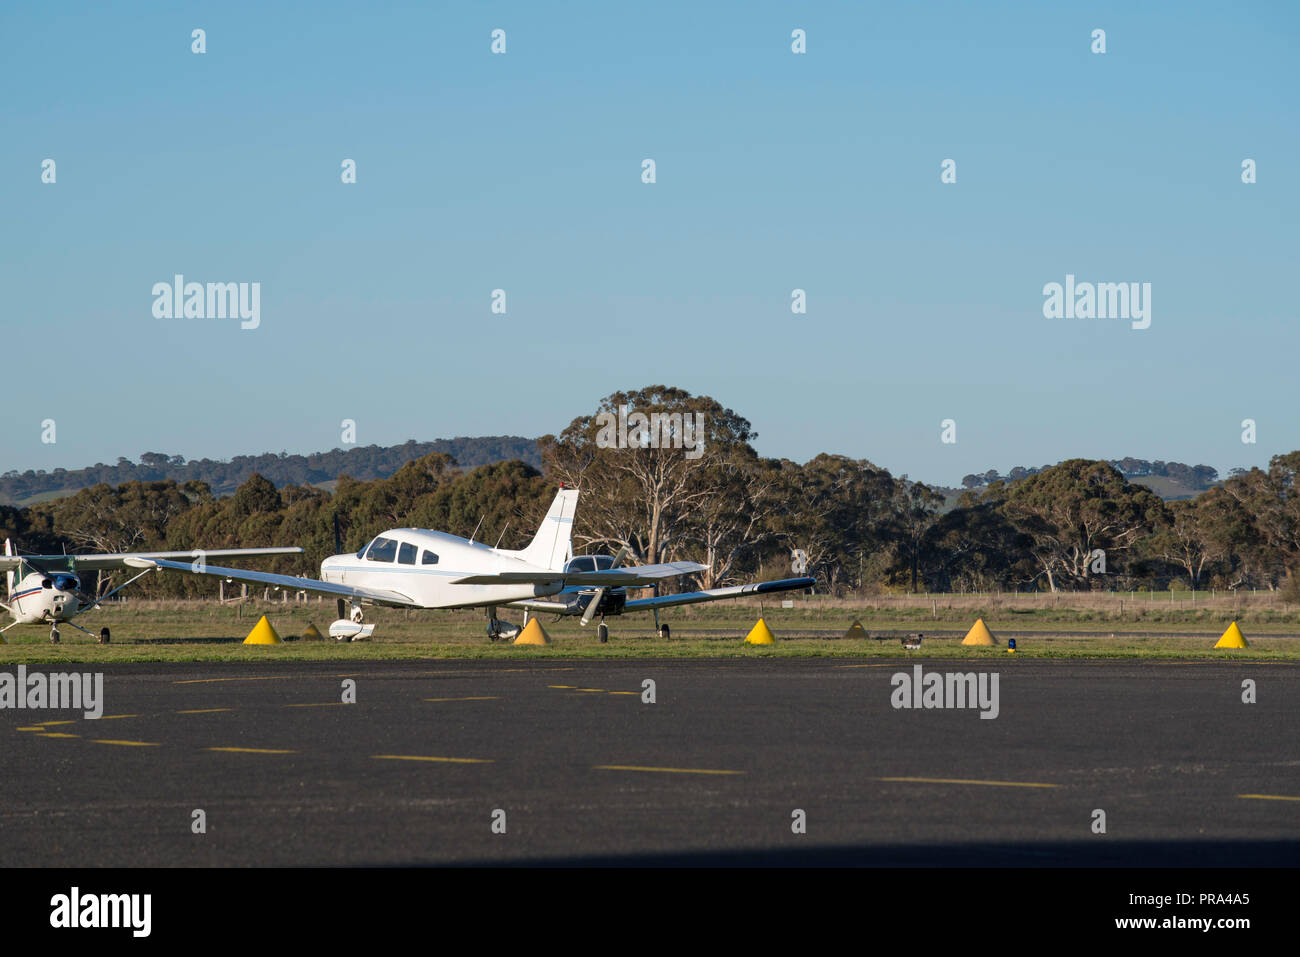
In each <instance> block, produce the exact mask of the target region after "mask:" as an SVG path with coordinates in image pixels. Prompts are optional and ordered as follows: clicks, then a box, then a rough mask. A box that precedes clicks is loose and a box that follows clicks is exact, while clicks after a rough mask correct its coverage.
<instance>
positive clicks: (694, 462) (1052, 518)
mask: <svg viewBox="0 0 1300 957" xmlns="http://www.w3.org/2000/svg"><path fill="white" fill-rule="evenodd" d="M620 408H623V409H624V410H626V409H633V410H637V411H639V412H642V413H645V414H647V415H649V414H650V413H654V412H659V413H661V416H660V417H658V419H656V422H659V421H662V422H664V423H670V424H669V425H665V426H664V427H663V429H662V430H661V434H658V435H656V436H648V435H647V434H646V430H645V428H644V426H636V427H634V428H633V429H631V430H629V435H628V436H626V439H627V441H626V442H625V441H623V438H620V440H619V441H618V442H611V441H609V436H608V434H607V433H606V432H603V431H602V422H605V423H607V422H608V421H609V414H615V413H618V411H619V410H620ZM602 413H605V414H606V415H605V417H604V418H602ZM696 413H702V414H703V420H702V421H703V422H704V423H705V424H704V427H703V443H702V451H701V452H699V454H697V453H696V452H692V453H691V455H687V454H684V450H683V448H682V445H681V442H680V441H677V440H680V438H681V435H680V432H678V433H677V436H676V440H675V438H674V434H673V429H674V428H678V427H679V426H677V425H672V424H671V423H681V422H682V421H683V419H684V417H685V416H686V415H687V414H696ZM687 421H689V420H687ZM755 438H756V434H755V432H754V431H753V429H752V427H751V425H750V423H749V421H748V420H746V419H745V418H744V417H743V416H741V415H740V414H738V413H736V412H735V411H733V410H731V409H729V408H726V407H725V406H723V405H722V404H721V403H719V402H717V401H716V400H714V399H712V398H710V397H708V396H696V395H691V394H690V393H689V392H686V391H684V390H681V389H677V388H673V387H669V386H649V387H646V388H643V389H638V390H632V391H628V392H618V393H614V394H612V395H610V396H607V397H606V398H605V399H603V400H601V402H600V404H599V406H598V408H597V409H595V410H594V411H593V412H592V414H590V415H585V416H580V417H578V418H575V419H574V420H573V421H572V422H571V423H569V425H568V426H567V427H566V428H565V429H564V430H562V431H561V432H559V433H558V434H555V435H547V436H544V437H542V438H541V439H540V440H538V446H539V449H540V468H538V467H534V466H533V465H530V464H528V463H526V462H523V461H519V460H511V461H505V462H496V463H492V464H489V465H481V466H479V467H477V468H473V469H465V468H461V467H458V464H457V462H456V460H455V459H454V458H453V457H452V456H450V455H448V454H446V453H443V452H428V453H426V454H424V455H421V456H419V457H417V458H415V459H413V460H411V461H408V462H406V463H405V464H403V465H401V466H400V467H399V468H397V470H396V471H395V472H394V473H393V474H392V475H391V476H389V477H386V478H378V479H372V480H369V481H362V480H359V479H356V478H352V477H349V476H346V475H344V476H341V477H340V478H339V479H338V481H337V485H336V487H335V488H334V489H333V491H332V492H330V491H325V490H322V489H320V488H318V487H314V486H311V485H295V484H290V485H285V486H284V487H282V488H277V487H276V484H275V483H274V482H272V481H270V480H269V479H268V478H266V477H264V476H262V475H258V474H255V475H253V476H251V477H249V478H248V479H247V480H246V481H244V482H243V483H242V484H241V485H239V487H238V488H237V489H236V490H235V492H234V494H232V495H227V496H218V495H216V494H214V493H213V491H212V488H211V487H210V486H209V485H208V484H207V483H205V482H203V481H200V480H197V479H190V480H187V481H184V482H178V481H176V480H174V479H162V480H156V481H145V480H132V481H128V482H124V483H121V484H118V485H116V486H112V485H108V484H100V485H96V486H94V487H92V488H87V489H83V490H82V491H80V492H78V493H76V494H75V495H72V496H68V497H66V498H62V499H58V500H55V501H50V502H44V503H40V504H37V505H32V506H30V507H26V508H15V507H8V506H6V507H0V532H2V533H3V534H4V535H9V536H12V537H14V538H15V539H16V540H18V541H19V542H20V544H21V545H22V548H23V550H24V551H28V552H43V553H59V552H62V551H68V552H75V551H144V550H153V549H172V550H188V549H192V548H195V547H202V548H222V547H236V546H246V547H254V546H274V545H299V546H302V547H303V548H304V549H305V553H304V554H303V555H302V556H287V557H282V558H276V559H271V560H267V561H265V562H264V563H262V564H261V565H260V566H259V567H266V568H270V569H272V570H276V571H282V572H286V573H294V574H306V575H313V576H314V575H316V574H317V573H318V571H319V567H320V562H321V560H322V559H323V558H325V557H326V556H327V555H331V554H334V553H335V550H336V549H335V542H334V524H335V520H336V519H337V521H338V525H339V529H340V533H341V539H342V546H343V549H344V550H347V551H354V550H357V549H359V548H361V547H362V546H363V545H364V544H365V543H366V542H367V541H369V539H370V538H372V537H373V536H374V535H376V534H378V533H380V532H382V531H384V530H385V529H388V528H393V527H406V526H415V527H423V528H434V529H439V530H442V531H447V532H451V533H453V534H456V535H460V536H463V537H470V536H471V535H473V536H474V537H475V540H477V541H482V542H486V543H487V544H490V545H495V544H500V545H501V546H503V547H506V548H522V547H523V546H524V545H526V544H527V543H528V541H529V540H530V539H531V537H532V535H533V533H534V531H535V530H536V528H537V526H538V523H539V522H540V520H541V517H542V516H543V515H544V514H545V512H546V509H547V507H548V506H549V504H550V501H551V499H552V498H553V497H554V494H555V490H556V487H557V485H558V484H559V483H561V482H563V483H565V484H567V485H570V486H572V487H577V488H579V489H580V490H581V492H582V497H581V499H580V504H579V508H578V516H577V521H576V523H575V526H574V546H575V551H577V552H580V553H581V552H589V551H603V552H611V553H612V552H614V551H616V550H617V549H618V548H619V547H621V546H623V545H627V546H629V547H630V548H631V549H632V552H633V554H634V555H635V556H636V559H637V560H639V561H641V562H646V563H652V562H660V561H672V560H677V559H688V560H692V561H699V562H701V563H703V564H705V565H707V566H708V569H707V571H705V572H702V573H700V574H699V576H698V579H699V580H698V582H697V584H698V585H699V586H700V587H713V586H717V585H722V584H727V583H732V582H737V581H747V580H753V579H755V578H759V577H762V578H780V577H790V576H792V575H794V574H796V573H803V574H808V575H813V576H815V577H816V578H817V580H818V585H819V590H821V591H825V592H830V593H835V594H847V593H852V592H859V593H861V592H873V591H879V590H889V591H896V592H907V591H928V592H943V591H959V590H961V591H976V590H979V591H992V590H1006V591H1011V590H1013V589H1014V590H1020V591H1033V590H1044V591H1051V590H1108V589H1121V590H1129V589H1133V588H1143V587H1150V588H1162V589H1163V588H1168V587H1171V586H1172V587H1189V588H1197V589H1208V588H1211V587H1218V588H1225V589H1233V588H1264V589H1274V588H1278V587H1280V586H1282V585H1284V584H1286V583H1287V582H1288V581H1290V582H1292V583H1293V584H1294V582H1295V577H1296V576H1297V574H1300V500H1297V497H1296V472H1297V469H1300V451H1297V452H1291V453H1288V454H1285V455H1277V456H1275V457H1274V458H1273V460H1272V461H1271V462H1270V464H1269V467H1268V468H1267V469H1258V468H1256V469H1251V470H1250V471H1244V472H1237V473H1235V474H1233V475H1232V476H1231V477H1229V478H1228V479H1226V480H1224V481H1222V482H1220V483H1219V484H1217V485H1215V486H1214V487H1213V488H1211V489H1209V490H1208V491H1206V492H1203V493H1202V494H1200V495H1198V496H1197V497H1196V498H1194V499H1187V500H1181V501H1172V502H1165V501H1162V500H1161V499H1160V498H1159V497H1158V496H1157V495H1155V494H1154V493H1153V492H1152V491H1151V490H1150V489H1147V488H1145V487H1143V486H1142V485H1139V484H1136V483H1132V482H1130V481H1128V479H1127V478H1126V477H1125V476H1124V475H1123V474H1122V473H1121V472H1120V470H1119V469H1117V468H1116V467H1115V466H1114V465H1113V464H1112V463H1110V462H1106V461H1095V460H1088V459H1071V460H1068V461H1065V462H1061V463H1059V464H1057V465H1054V466H1049V467H1045V468H1043V469H1042V470H1039V471H1037V472H1035V473H1034V474H1032V475H1027V476H1025V477H1023V478H1020V479H1018V480H1015V481H1003V480H997V481H993V482H991V483H990V484H988V485H985V486H982V487H980V488H977V489H970V490H967V491H966V492H964V493H963V494H962V495H961V496H960V498H959V499H958V500H957V502H956V504H955V506H954V507H951V508H947V509H945V507H944V496H943V495H941V494H940V493H939V492H938V491H936V490H935V489H934V488H931V487H929V486H927V485H925V484H924V483H921V482H914V481H911V480H909V479H908V478H907V476H906V475H901V476H894V475H891V474H890V472H889V471H888V470H886V469H884V468H881V467H879V466H876V465H874V464H872V463H871V462H870V461H868V460H866V459H855V458H850V457H848V456H844V455H833V454H822V455H818V456H816V457H815V458H813V459H811V460H810V461H808V462H804V463H798V462H794V461H791V460H789V459H783V458H764V457H762V456H759V455H758V454H757V453H756V452H755V450H754V448H753V444H752V443H753V441H754V439H755ZM675 441H676V444H674V443H675ZM141 586H142V588H143V589H144V592H145V593H146V594H151V595H156V596H163V595H175V596H181V595H210V594H212V592H213V591H214V590H215V587H214V585H213V584H212V582H211V580H210V579H208V580H203V579H200V578H199V577H198V576H189V575H156V576H149V578H146V579H144V580H143V581H142V582H141Z"/></svg>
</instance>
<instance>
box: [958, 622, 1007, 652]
mask: <svg viewBox="0 0 1300 957" xmlns="http://www.w3.org/2000/svg"><path fill="white" fill-rule="evenodd" d="M961 643H962V644H963V645H996V644H997V643H998V640H997V639H996V638H994V637H993V632H991V631H989V626H988V625H986V624H984V619H983V618H976V619H975V624H973V625H971V629H970V631H968V632H966V637H965V638H963V639H962V640H961Z"/></svg>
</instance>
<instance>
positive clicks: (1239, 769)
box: [0, 656, 1300, 867]
mask: <svg viewBox="0 0 1300 957" xmlns="http://www.w3.org/2000/svg"><path fill="white" fill-rule="evenodd" d="M917 663H919V664H921V665H922V666H923V668H924V669H925V670H926V671H927V672H928V671H939V672H956V671H975V672H981V671H983V672H997V673H998V674H999V676H1000V679H999V698H1000V700H999V707H998V716H997V717H996V718H995V719H991V720H990V719H981V718H980V717H979V711H978V710H975V709H898V708H895V707H893V705H892V703H891V696H892V692H893V686H892V684H891V676H892V675H893V674H895V673H897V672H900V671H910V670H911V666H912V665H914V664H917ZM72 669H75V670H90V669H91V666H88V665H81V666H74V665H58V666H54V665H49V666H30V668H29V670H31V671H36V670H39V671H45V672H50V671H66V670H72ZM5 670H8V671H10V672H13V671H14V668H13V667H12V666H10V667H9V668H7V669H5ZM94 670H102V671H103V672H104V674H105V678H104V697H105V711H104V717H103V718H101V719H99V720H98V721H94V720H86V719H83V718H82V717H81V715H80V714H78V713H70V712H66V711H64V712H55V711H44V712H35V711H28V710H21V711H20V710H0V742H3V748H2V751H0V754H2V755H3V757H2V759H0V763H2V766H3V773H2V774H0V865H2V866H5V867H13V866H47V865H53V866H71V867H81V866H103V865H112V866H185V865H201V866H243V865H275V866H296V865H425V864H471V863H472V864H477V863H510V864H614V865H618V864H633V865H647V864H648V865H654V864H743V865H767V864H848V865H853V864H861V865H909V864H922V865H929V864H946V865H980V866H1032V867H1041V866H1058V865H1138V866H1196V865H1213V866H1256V865H1285V866H1294V865H1296V864H1300V735H1298V734H1297V732H1300V664H1297V663H1292V662H1261V661H1238V662H1233V661H1225V662H1217V661H1216V662H1206V661H1196V662H1167V661H1131V660H1068V661H1067V660H1034V659H1016V658H1013V657H1011V656H1004V657H994V656H981V657H979V658H977V659H973V660H953V659H916V660H912V659H909V660H906V661H902V660H899V659H890V660H880V659H877V660H858V661H846V660H844V659H754V660H734V659H731V660H707V661H706V660H632V661H629V660H619V661H592V660H558V659H552V658H548V659H546V660H544V661H542V660H539V661H537V662H530V661H526V660H525V661H521V660H517V659H516V660H509V661H505V660H502V661H495V662H485V661H420V662H382V661H371V662H356V663H350V662H337V663H323V664H322V663H310V664H308V663H298V662H294V663H285V664H282V665H281V664H265V665H261V666H250V665H243V664H229V665H227V664H185V665H175V664H168V665H161V664H158V665H115V666H95V667H94ZM647 679H649V680H651V681H653V683H654V692H655V701H654V703H646V701H645V700H643V698H644V691H645V684H644V683H645V681H646V680H647ZM1245 679H1251V680H1253V681H1254V682H1255V685H1256V696H1257V701H1256V702H1255V703H1253V704H1247V703H1243V700H1242V694H1243V688H1242V683H1243V681H1244V680H1245ZM347 682H355V697H356V700H355V703H344V702H343V700H342V699H343V696H344V691H345V689H346V687H348V686H347ZM196 811H201V812H202V815H201V820H202V821H203V823H204V825H205V831H204V832H203V833H195V827H196V826H195V821H196V820H199V819H200V816H199V815H196V813H195V812H196ZM799 811H802V812H803V814H802V818H803V820H804V822H805V829H804V831H803V832H802V833H796V830H797V828H796V827H794V824H795V822H796V821H797V819H798V818H799V817H800V815H798V814H797V813H796V812H799ZM1097 811H1102V812H1104V815H1105V833H1097V832H1096V830H1095V828H1096V822H1097V821H1098V817H1097V813H1096V812H1097Z"/></svg>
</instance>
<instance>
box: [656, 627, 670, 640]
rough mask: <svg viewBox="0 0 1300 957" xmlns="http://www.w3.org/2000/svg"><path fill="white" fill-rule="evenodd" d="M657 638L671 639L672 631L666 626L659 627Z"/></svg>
mask: <svg viewBox="0 0 1300 957" xmlns="http://www.w3.org/2000/svg"><path fill="white" fill-rule="evenodd" d="M659 637H660V638H671V637H672V629H670V628H669V627H668V626H667V625H660V626H659Z"/></svg>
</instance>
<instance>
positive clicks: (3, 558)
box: [0, 547, 302, 572]
mask: <svg viewBox="0 0 1300 957" xmlns="http://www.w3.org/2000/svg"><path fill="white" fill-rule="evenodd" d="M301 554H302V549H301V548H297V547H293V548H213V549H194V550H193V551H189V552H103V553H100V554H96V555H0V572H8V571H16V570H17V569H18V566H19V565H20V564H22V563H23V562H24V561H30V562H35V563H36V564H38V565H39V564H40V563H42V562H49V563H51V564H54V563H56V562H63V561H66V560H67V559H69V558H70V559H72V563H73V566H74V567H75V568H76V569H77V570H78V571H93V570H99V569H105V568H127V567H136V568H139V567H143V566H139V565H136V566H132V563H131V561H130V559H133V558H159V559H173V558H179V559H185V562H186V564H185V567H186V568H189V563H190V562H192V561H195V560H196V559H198V558H200V557H202V559H203V560H204V561H205V562H206V561H207V560H208V559H210V558H256V557H258V556H260V555H301Z"/></svg>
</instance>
